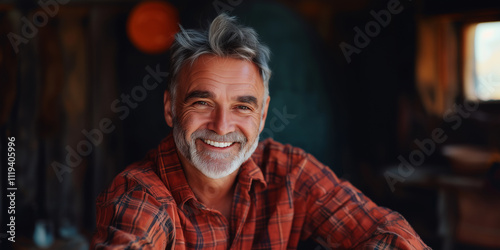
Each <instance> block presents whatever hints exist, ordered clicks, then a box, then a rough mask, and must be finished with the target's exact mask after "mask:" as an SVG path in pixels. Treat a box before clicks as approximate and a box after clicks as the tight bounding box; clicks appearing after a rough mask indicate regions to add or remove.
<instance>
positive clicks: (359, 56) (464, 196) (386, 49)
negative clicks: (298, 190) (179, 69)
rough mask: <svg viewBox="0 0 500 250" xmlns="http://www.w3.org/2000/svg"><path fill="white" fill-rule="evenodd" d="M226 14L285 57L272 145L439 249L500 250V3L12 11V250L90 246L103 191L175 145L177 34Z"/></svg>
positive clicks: (103, 0) (8, 26)
mask: <svg viewBox="0 0 500 250" xmlns="http://www.w3.org/2000/svg"><path fill="white" fill-rule="evenodd" d="M222 11H225V12H228V13H230V15H234V16H236V17H237V18H238V20H240V22H242V23H243V24H246V25H249V26H251V27H254V28H255V29H256V30H257V32H258V33H259V35H260V37H261V40H262V41H263V42H264V43H265V44H267V45H268V46H269V47H270V49H271V51H272V59H271V68H272V70H273V76H272V78H271V81H270V93H271V98H272V101H271V105H270V109H269V116H268V120H267V123H266V128H265V130H264V131H263V133H262V134H261V137H262V138H266V137H273V138H274V139H275V140H277V141H280V142H282V143H290V144H292V145H294V146H298V147H301V148H303V149H305V150H306V151H308V152H310V153H311V154H313V155H314V156H316V157H317V158H318V159H319V160H320V161H322V162H323V163H325V164H326V165H328V166H330V167H331V168H332V169H333V170H334V171H335V173H336V174H337V175H338V176H339V177H342V178H345V179H347V180H349V181H351V182H352V183H353V184H354V185H355V186H356V187H358V188H359V189H360V190H361V191H363V192H364V193H365V194H366V195H367V196H368V197H370V198H371V199H372V200H374V201H375V202H376V203H377V204H379V205H383V206H387V207H390V208H392V209H394V210H396V211H398V212H400V213H401V214H403V215H404V216H405V217H406V218H407V220H408V221H409V222H410V224H411V225H412V226H413V227H414V228H415V230H416V231H417V232H418V233H419V234H420V236H421V237H422V238H423V240H424V241H425V242H426V243H427V244H428V245H429V246H431V247H432V248H434V249H500V212H499V211H500V3H499V2H498V1H495V0H475V1H457V0H454V1H453V0H439V1H438V0H413V1H410V0H399V1H398V0H351V1H326V0H312V1H305V0H274V1H252V0H214V1H193V0H188V1H181V0H169V1H163V0H160V1H157V2H151V1H138V0H122V1H120V0H40V1H36V0H18V1H14V0H4V1H2V2H1V3H0V36H1V39H0V128H1V130H0V136H1V145H0V148H1V151H2V152H1V156H0V159H1V163H0V164H1V178H0V183H1V185H2V187H1V189H0V194H1V197H2V199H1V203H0V212H1V214H2V216H1V223H0V225H1V227H0V228H1V229H0V240H1V243H0V244H2V245H3V246H5V248H4V247H2V249H8V248H7V247H14V248H15V249H86V248H88V244H89V240H90V237H91V235H92V233H93V230H94V227H95V202H94V201H95V199H96V197H97V195H98V194H99V192H100V191H102V190H103V189H104V188H105V187H107V185H109V183H110V181H111V180H112V179H113V177H114V176H115V175H116V174H117V173H119V172H120V171H121V170H123V169H124V168H125V167H126V166H127V165H128V164H130V163H132V162H134V161H138V160H140V159H142V157H143V156H144V155H145V153H146V152H147V151H148V150H149V149H152V148H154V147H156V146H157V144H158V143H159V142H160V140H161V139H162V138H164V137H165V136H166V135H167V134H168V133H169V132H170V129H169V128H168V126H167V125H166V123H165V121H164V119H163V91H164V90H165V82H166V77H165V75H166V74H167V69H168V64H169V62H168V50H167V49H168V46H169V41H170V39H171V36H172V34H173V33H175V32H176V30H177V29H178V28H177V23H180V24H181V25H182V26H183V27H184V28H199V27H206V26H207V25H208V23H209V20H211V19H212V18H213V17H215V16H216V15H217V14H218V13H220V12H222ZM155 72H156V73H155ZM9 137H15V152H16V162H15V187H17V191H16V200H15V202H16V204H15V205H16V206H15V210H16V218H15V224H16V232H15V233H16V243H15V244H14V245H13V246H12V245H10V244H9V243H10V242H9V241H8V240H7V238H8V237H10V235H9V234H7V233H5V232H7V231H8V229H7V227H6V224H7V223H9V217H10V215H9V214H8V209H7V208H8V206H9V202H10V200H8V197H7V196H6V195H7V188H8V187H9V183H8V166H9V165H8V164H7V163H8V162H9V160H8V157H7V145H8V138H9ZM309 247H311V245H309V246H308V247H306V248H307V249H312V248H309Z"/></svg>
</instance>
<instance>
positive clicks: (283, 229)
mask: <svg viewBox="0 0 500 250" xmlns="http://www.w3.org/2000/svg"><path fill="white" fill-rule="evenodd" d="M311 237H312V239H314V240H315V241H317V242H319V243H320V244H322V245H323V246H325V247H328V248H340V249H345V248H359V249H430V248H428V247H427V246H426V245H425V244H424V243H423V242H422V240H421V239H420V237H419V236H418V235H417V234H416V233H415V231H414V230H413V229H412V228H411V226H410V225H409V224H408V223H407V222H406V220H405V219H404V218H403V217H402V216H401V215H400V214H398V213H396V212H392V211H391V210H389V209H386V208H382V207H378V206H377V205H376V204H375V203H373V202H372V201H371V200H370V199H368V198H367V197H365V196H364V195H363V194H362V193H361V192H360V191H359V190H358V189H356V188H355V187H353V186H352V185H351V184H350V183H349V182H346V181H342V180H339V179H338V178H337V176H335V174H334V173H333V172H332V171H331V170H330V169H329V168H328V167H326V166H324V165H322V164H321V163H319V162H318V161H317V160H316V159H315V158H314V157H313V156H311V155H309V154H306V153H305V152H304V151H303V150H301V149H298V148H294V147H291V146H290V145H282V144H280V143H277V142H275V141H273V140H271V139H267V140H265V141H264V142H261V143H260V144H259V147H258V148H257V150H256V151H255V153H254V154H253V156H252V157H251V159H249V160H248V161H246V162H245V163H244V164H243V165H242V166H241V167H240V169H239V174H238V177H237V184H236V188H235V194H234V198H233V205H232V214H231V219H230V221H227V220H226V218H225V217H224V216H222V214H220V213H219V212H218V211H215V210H211V209H208V208H207V207H205V206H204V205H203V204H202V203H200V202H199V201H198V200H197V199H196V197H195V195H194V193H193V191H192V190H191V188H190V187H189V185H188V183H187V181H186V178H185V176H184V171H183V168H182V166H181V165H180V163H179V159H178V156H177V151H176V149H175V144H174V141H173V138H172V136H171V135H169V136H168V137H167V138H165V139H164V140H163V141H162V143H161V144H160V145H159V146H158V149H156V150H153V151H151V152H149V153H148V155H147V157H146V158H145V160H143V161H142V162H138V163H135V164H133V165H131V166H129V167H128V168H127V169H126V170H124V171H123V172H122V173H121V174H119V175H118V176H117V177H116V178H115V179H114V181H113V183H112V184H111V186H110V187H109V188H108V189H107V190H105V191H103V192H102V193H101V194H100V195H99V197H98V199H97V229H96V233H95V235H94V237H93V239H92V248H97V249H109V248H119V249H165V248H167V249H228V248H231V249H295V248H297V245H298V243H299V240H305V239H308V238H311Z"/></svg>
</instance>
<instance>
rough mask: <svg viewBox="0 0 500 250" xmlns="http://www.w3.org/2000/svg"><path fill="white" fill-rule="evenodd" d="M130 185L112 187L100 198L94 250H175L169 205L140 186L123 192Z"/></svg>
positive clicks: (93, 240)
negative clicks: (162, 202)
mask: <svg viewBox="0 0 500 250" xmlns="http://www.w3.org/2000/svg"><path fill="white" fill-rule="evenodd" d="M115 184H116V182H115ZM127 185H130V183H127ZM127 185H112V186H111V187H110V188H109V189H108V190H106V191H104V192H103V193H101V194H100V195H99V197H98V199H97V203H96V212H97V214H96V217H97V225H96V232H95V234H94V237H93V239H92V243H91V249H171V248H172V246H173V242H174V239H175V230H174V222H173V221H172V219H171V217H170V216H169V214H168V213H167V210H168V207H167V205H162V204H161V203H160V202H158V201H157V200H156V199H155V198H154V197H153V195H151V194H150V193H148V192H147V190H145V189H144V188H141V187H140V186H135V187H133V188H131V190H129V191H125V190H123V187H124V186H127ZM116 194H119V195H118V196H115V195H116Z"/></svg>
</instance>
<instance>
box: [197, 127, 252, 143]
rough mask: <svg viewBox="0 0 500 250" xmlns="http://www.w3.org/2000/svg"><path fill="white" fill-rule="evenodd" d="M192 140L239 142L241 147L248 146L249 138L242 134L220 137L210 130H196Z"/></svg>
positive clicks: (234, 133)
mask: <svg viewBox="0 0 500 250" xmlns="http://www.w3.org/2000/svg"><path fill="white" fill-rule="evenodd" d="M191 139H192V140H193V141H194V140H196V139H206V140H211V141H218V142H239V143H240V144H241V145H244V144H246V142H247V138H246V137H245V136H244V135H243V134H242V133H241V132H236V131H235V132H231V133H228V134H225V135H219V134H217V133H215V132H213V131H211V130H208V129H201V130H196V131H194V132H193V133H192V134H191Z"/></svg>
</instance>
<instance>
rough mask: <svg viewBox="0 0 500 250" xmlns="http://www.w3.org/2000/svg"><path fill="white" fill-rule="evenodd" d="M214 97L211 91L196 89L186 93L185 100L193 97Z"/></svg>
mask: <svg viewBox="0 0 500 250" xmlns="http://www.w3.org/2000/svg"><path fill="white" fill-rule="evenodd" d="M213 97H214V94H213V93H212V92H210V91H201V90H194V91H191V92H189V93H188V94H187V95H186V98H184V102H188V101H189V99H193V98H213Z"/></svg>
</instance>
